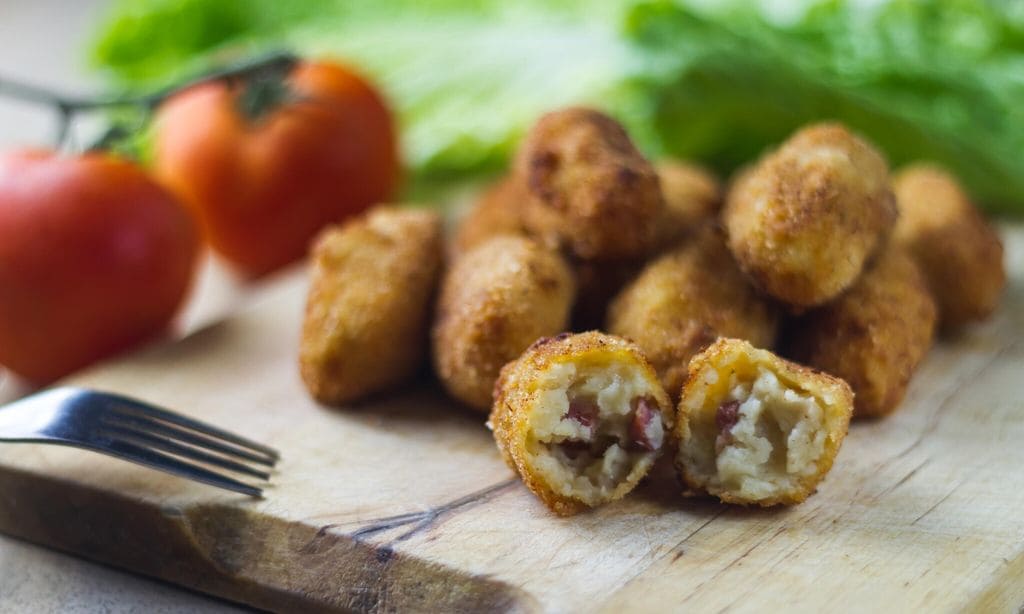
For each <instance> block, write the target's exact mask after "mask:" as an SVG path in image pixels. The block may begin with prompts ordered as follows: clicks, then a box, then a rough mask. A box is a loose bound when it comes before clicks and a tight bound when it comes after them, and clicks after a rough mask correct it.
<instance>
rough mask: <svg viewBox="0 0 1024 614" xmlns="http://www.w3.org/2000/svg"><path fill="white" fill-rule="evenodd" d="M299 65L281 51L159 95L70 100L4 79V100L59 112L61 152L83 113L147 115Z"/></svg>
mask: <svg viewBox="0 0 1024 614" xmlns="http://www.w3.org/2000/svg"><path fill="white" fill-rule="evenodd" d="M298 61H299V58H298V57H297V56H296V55H294V54H292V53H290V52H282V51H277V52H274V53H270V54H267V55H263V56H258V57H255V58H250V59H247V60H244V61H242V62H238V63H235V64H230V65H227V66H224V67H222V68H218V69H216V70H213V71H210V72H208V73H205V74H203V75H200V76H199V77H195V78H192V79H188V80H185V81H183V82H181V83H176V84H174V85H171V86H169V87H165V88H163V89H160V90H157V91H155V92H150V93H146V94H136V95H125V96H96V97H80V96H70V95H65V94H61V93H59V92H55V91H53V90H50V89H48V88H43V87H39V86H36V85H31V84H28V83H24V82H21V81H17V80H14V79H7V78H5V77H0V96H2V97H7V98H13V99H16V100H22V101H24V102H28V103H34V104H39V105H47V106H50V107H52V108H53V109H54V110H56V111H57V114H58V124H57V139H56V140H57V147H58V148H59V147H63V146H64V144H65V142H66V141H67V138H68V134H69V132H70V129H71V122H72V120H73V119H74V116H75V115H77V114H79V113H84V112H91V111H97V110H101V109H111V108H119V107H135V108H139V109H141V110H143V111H144V112H145V113H151V112H152V111H153V110H154V109H155V108H156V107H157V106H159V105H160V103H162V102H163V101H165V100H167V99H168V98H170V97H171V96H173V95H174V94H176V93H178V92H180V91H182V90H186V89H188V88H190V87H194V86H196V85H200V84H203V83H210V82H213V81H233V80H252V79H274V78H277V79H281V78H283V76H284V75H286V74H287V73H288V72H289V71H290V70H291V69H292V68H293V67H294V66H295V64H296V63H298ZM109 139H110V136H109V135H105V136H104V137H103V138H102V139H101V140H100V142H101V143H103V142H104V141H107V140H109Z"/></svg>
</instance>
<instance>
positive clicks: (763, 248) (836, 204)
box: [722, 124, 896, 309]
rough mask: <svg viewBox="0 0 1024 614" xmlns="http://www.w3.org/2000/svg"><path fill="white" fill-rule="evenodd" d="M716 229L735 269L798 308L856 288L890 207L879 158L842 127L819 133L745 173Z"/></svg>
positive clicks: (891, 217)
mask: <svg viewBox="0 0 1024 614" xmlns="http://www.w3.org/2000/svg"><path fill="white" fill-rule="evenodd" d="M722 221H723V223H724V225H725V229H726V232H727V235H728V238H729V249H730V250H731V251H732V253H733V255H734V256H735V257H736V260H737V262H739V265H740V268H742V269H743V271H744V272H746V273H747V274H748V275H749V276H750V277H751V279H753V280H754V282H755V284H757V286H758V287H760V288H761V289H762V290H764V291H765V292H766V293H768V294H770V295H771V296H773V297H775V298H777V299H779V300H780V301H782V302H784V303H787V304H789V305H791V306H794V307H796V308H797V309H800V308H806V307H812V306H815V305H821V304H823V303H826V302H828V301H829V300H831V299H833V298H835V297H836V296H838V295H839V293H840V292H842V291H843V290H845V289H846V288H848V287H849V286H851V285H852V284H853V282H854V281H856V279H857V277H858V276H859V275H860V273H861V271H862V270H863V268H864V266H865V263H866V262H867V261H868V259H869V258H870V257H871V256H872V255H873V254H874V253H875V251H876V250H877V248H878V247H879V246H880V245H881V244H882V243H883V241H885V240H886V238H887V236H888V234H889V233H890V232H891V229H892V227H893V225H894V224H895V222H896V203H895V197H894V196H893V194H892V191H891V190H890V189H889V176H888V167H887V164H886V161H885V159H884V158H883V157H882V155H881V154H879V153H878V152H877V151H876V150H875V148H874V147H872V146H871V145H869V144H868V143H866V142H865V141H863V140H862V139H860V138H859V137H857V136H855V135H853V134H851V133H850V132H849V131H848V130H847V129H846V128H844V127H843V126H841V125H839V124H817V125H812V126H810V127H807V128H804V129H802V130H800V131H798V132H797V133H796V134H794V135H793V136H792V137H790V139H789V140H788V141H786V142H785V143H784V144H783V145H782V146H781V147H779V149H778V150H776V151H775V152H773V153H770V154H768V155H767V156H766V157H764V158H763V159H762V160H761V161H759V162H758V163H757V164H756V165H755V166H754V167H753V168H751V169H750V170H749V171H747V172H744V173H743V174H742V176H741V177H740V178H739V179H738V180H737V181H736V182H735V183H734V185H733V188H732V189H731V190H730V192H729V195H728V197H727V198H726V203H725V206H724V208H723V210H722Z"/></svg>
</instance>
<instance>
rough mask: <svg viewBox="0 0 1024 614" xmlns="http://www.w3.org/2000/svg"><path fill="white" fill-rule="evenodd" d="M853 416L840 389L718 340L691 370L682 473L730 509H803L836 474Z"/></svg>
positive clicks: (683, 402)
mask: <svg viewBox="0 0 1024 614" xmlns="http://www.w3.org/2000/svg"><path fill="white" fill-rule="evenodd" d="M852 410H853V393H852V391H851V390H850V387H849V386H848V385H847V384H846V382H844V381H843V380H841V379H839V378H836V377H832V376H830V375H827V374H825V373H821V372H820V371H815V370H814V369H809V368H807V367H803V366H801V365H798V364H795V363H792V362H789V361H787V360H783V359H782V358H779V357H778V356H776V355H775V354H772V353H771V352H769V351H767V350H759V349H757V348H755V347H754V346H752V345H750V344H749V343H747V342H746V341H741V340H738V339H726V338H721V339H719V340H718V341H716V342H715V343H714V344H712V345H711V346H710V347H708V348H707V349H706V350H704V351H703V352H701V353H700V354H697V355H696V356H694V357H693V360H691V361H690V364H689V371H688V376H687V379H686V386H685V387H684V388H683V394H682V398H681V399H680V401H679V406H678V410H677V413H676V425H675V429H674V430H673V433H672V434H673V439H674V440H675V442H676V443H677V444H678V451H677V453H676V459H675V460H676V468H677V469H678V470H679V472H680V475H681V476H682V478H683V481H684V482H685V483H686V484H687V486H689V487H690V488H691V489H694V490H697V491H705V492H707V493H709V494H711V495H714V496H716V497H718V498H719V499H721V500H722V501H725V502H727V503H741V504H744V505H760V506H762V507H767V506H771V505H780V504H781V505H793V504H796V503H800V502H801V501H804V500H805V499H807V497H808V496H810V495H811V494H812V493H813V492H814V489H815V487H816V486H817V485H818V483H819V482H820V481H821V480H822V478H824V477H825V475H826V474H827V473H828V472H829V470H830V469H831V468H832V462H833V460H834V459H835V457H836V454H837V453H838V452H839V446H840V445H841V444H842V443H843V439H844V438H845V437H846V431H847V429H848V428H849V425H850V414H851V412H852Z"/></svg>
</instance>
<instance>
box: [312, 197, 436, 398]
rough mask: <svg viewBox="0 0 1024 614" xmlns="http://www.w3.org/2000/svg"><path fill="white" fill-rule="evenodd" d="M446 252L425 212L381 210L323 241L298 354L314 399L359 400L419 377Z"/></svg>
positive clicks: (315, 261) (430, 216) (329, 231)
mask: <svg viewBox="0 0 1024 614" xmlns="http://www.w3.org/2000/svg"><path fill="white" fill-rule="evenodd" d="M442 249H443V248H442V239H441V220H440V218H439V217H438V215H437V214H436V213H435V212H433V211H427V210H423V209H405V208H396V207H378V208H375V209H372V210H370V211H369V212H367V213H366V214H364V215H362V216H360V217H358V218H355V219H353V220H352V221H350V222H348V223H346V224H345V225H344V226H341V227H332V228H328V229H326V230H325V231H323V232H322V233H321V234H320V236H319V237H318V238H317V239H316V241H315V244H314V247H313V268H312V277H311V280H310V286H309V295H308V297H307V300H306V315H305V320H304V321H303V324H302V341H301V346H300V349H299V365H300V371H301V375H302V380H303V382H305V384H306V388H307V389H308V390H309V393H310V394H311V395H312V396H313V398H315V399H316V400H318V401H320V402H323V403H328V404H340V403H345V402H348V401H354V400H357V399H360V398H362V397H365V396H366V395H368V394H371V393H374V392H378V391H381V390H383V389H385V388H387V387H389V386H393V385H395V384H399V383H401V382H402V381H403V380H405V379H406V378H408V377H410V376H412V375H413V373H414V372H415V371H416V369H417V368H418V367H419V366H420V364H421V363H422V362H423V359H424V357H425V354H426V345H427V332H428V330H429V328H430V312H431V307H432V305H431V302H432V298H433V293H434V289H435V287H436V285H437V280H438V277H439V276H440V270H441V260H442V255H441V252H442Z"/></svg>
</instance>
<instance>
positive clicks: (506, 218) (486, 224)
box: [452, 175, 526, 257]
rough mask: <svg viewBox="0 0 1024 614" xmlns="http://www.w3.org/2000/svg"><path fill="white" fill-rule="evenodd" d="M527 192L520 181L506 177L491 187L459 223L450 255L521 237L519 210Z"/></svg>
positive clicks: (520, 214)
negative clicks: (502, 238)
mask: <svg viewBox="0 0 1024 614" xmlns="http://www.w3.org/2000/svg"><path fill="white" fill-rule="evenodd" d="M525 201H526V189H525V187H524V186H523V184H522V182H520V181H517V180H516V178H514V177H513V176H511V175H506V176H505V177H502V178H501V179H499V180H498V181H496V182H494V183H493V184H491V185H490V186H489V187H487V189H485V190H484V192H483V193H482V194H481V195H480V197H479V198H478V199H477V201H476V203H474V205H473V207H472V208H471V209H470V210H469V211H468V212H467V213H466V215H465V216H464V217H463V218H462V220H460V221H459V224H458V227H457V229H456V231H455V236H454V238H453V240H452V248H453V255H454V256H455V257H458V256H459V255H461V254H464V253H466V252H467V251H469V250H471V249H473V248H474V247H476V246H477V245H480V244H481V243H483V242H485V241H487V240H488V239H491V238H492V237H496V236H499V235H506V234H509V235H522V234H524V233H525V229H524V228H523V223H522V208H523V206H524V203H525Z"/></svg>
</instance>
